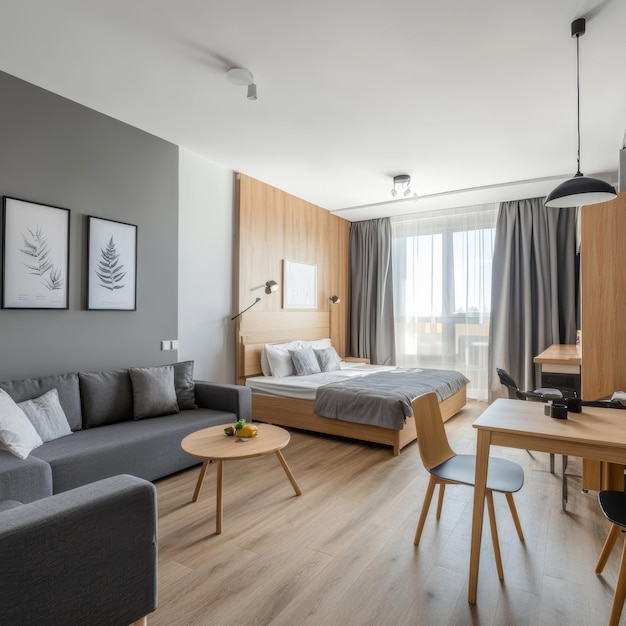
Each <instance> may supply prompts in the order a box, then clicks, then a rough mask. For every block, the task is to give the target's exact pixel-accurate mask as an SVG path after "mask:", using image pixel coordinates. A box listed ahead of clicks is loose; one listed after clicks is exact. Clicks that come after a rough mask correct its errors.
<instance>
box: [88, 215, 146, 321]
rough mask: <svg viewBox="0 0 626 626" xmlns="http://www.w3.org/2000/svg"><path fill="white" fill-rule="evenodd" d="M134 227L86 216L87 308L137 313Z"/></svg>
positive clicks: (135, 236) (135, 229)
mask: <svg viewBox="0 0 626 626" xmlns="http://www.w3.org/2000/svg"><path fill="white" fill-rule="evenodd" d="M136 263H137V226H135V225H134V224H124V223H123V222H116V221H114V220H108V219H104V218H101V217H93V216H89V263H88V268H87V308H88V309H90V310H96V309H98V310H123V311H134V310H136V282H137V279H136Z"/></svg>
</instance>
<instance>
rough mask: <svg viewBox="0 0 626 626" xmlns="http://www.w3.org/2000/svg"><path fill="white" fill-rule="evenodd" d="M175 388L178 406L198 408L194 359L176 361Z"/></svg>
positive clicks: (181, 408) (183, 408)
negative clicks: (194, 379)
mask: <svg viewBox="0 0 626 626" xmlns="http://www.w3.org/2000/svg"><path fill="white" fill-rule="evenodd" d="M174 388H175V389H176V402H177V403H178V408H179V409H180V410H181V411H183V410H185V409H197V408H198V405H197V404H196V393H195V383H194V381H193V361H181V362H180V363H174Z"/></svg>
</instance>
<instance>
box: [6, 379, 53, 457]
mask: <svg viewBox="0 0 626 626" xmlns="http://www.w3.org/2000/svg"><path fill="white" fill-rule="evenodd" d="M42 443H43V441H42V440H41V437H40V436H39V433H37V431H36V430H35V427H34V426H33V425H32V424H31V423H30V421H29V419H28V418H27V417H26V414H25V413H24V411H22V409H20V407H19V406H17V404H15V402H14V400H13V398H11V396H10V395H9V394H8V393H7V392H6V391H3V390H2V389H0V449H2V450H8V451H9V452H10V453H11V454H14V455H15V456H16V457H17V458H18V459H26V458H28V455H29V454H30V453H31V452H32V451H33V450H34V449H35V448H37V447H39V446H40V445H41V444H42Z"/></svg>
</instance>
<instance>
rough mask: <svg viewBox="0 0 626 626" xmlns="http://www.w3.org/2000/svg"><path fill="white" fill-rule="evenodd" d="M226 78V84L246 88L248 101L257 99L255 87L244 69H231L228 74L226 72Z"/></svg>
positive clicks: (250, 73) (251, 77)
mask: <svg viewBox="0 0 626 626" xmlns="http://www.w3.org/2000/svg"><path fill="white" fill-rule="evenodd" d="M226 78H227V79H228V82H230V83H232V84H233V85H237V86H238V87H247V88H248V94H247V98H248V100H256V99H257V95H256V85H255V83H254V78H253V76H252V72H251V71H250V70H247V69H245V68H244V67H231V68H230V69H229V70H228V72H226Z"/></svg>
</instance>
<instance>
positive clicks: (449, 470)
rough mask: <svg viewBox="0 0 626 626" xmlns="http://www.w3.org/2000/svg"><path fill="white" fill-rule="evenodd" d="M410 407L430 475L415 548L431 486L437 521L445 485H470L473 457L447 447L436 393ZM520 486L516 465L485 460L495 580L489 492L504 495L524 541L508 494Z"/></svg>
mask: <svg viewBox="0 0 626 626" xmlns="http://www.w3.org/2000/svg"><path fill="white" fill-rule="evenodd" d="M413 406H414V408H415V419H414V422H415V429H416V431H417V444H418V447H419V452H420V456H421V457H422V463H423V464H424V467H425V468H426V469H427V470H428V472H429V473H430V481H429V483H428V488H427V489H426V496H425V498H424V504H423V506H422V512H421V514H420V518H419V522H418V524H417V531H416V533H415V540H414V542H413V543H414V544H415V545H416V546H417V545H418V544H419V542H420V538H421V536H422V530H423V529H424V523H425V521H426V515H427V514H428V509H429V508H430V502H431V500H432V497H433V493H434V491H435V486H436V485H439V501H438V503H437V519H439V518H440V517H441V509H442V506H443V496H444V492H445V488H446V485H469V486H471V487H473V486H474V477H475V476H474V475H475V469H476V456H475V455H473V454H456V453H455V452H454V450H452V448H451V447H450V444H449V443H448V437H447V435H446V430H445V427H444V425H443V421H442V419H441V414H440V411H439V401H438V400H437V396H436V394H434V393H432V392H431V393H427V394H425V395H423V396H420V397H419V398H417V399H416V400H414V402H413ZM523 484H524V471H523V470H522V468H521V466H520V465H519V464H518V463H514V462H513V461H507V460H505V459H499V458H496V457H490V458H489V469H488V474H487V494H486V500H487V509H488V512H489V524H490V526H491V540H492V543H493V551H494V555H495V558H496V567H497V570H498V577H499V578H500V579H502V578H504V573H503V571H502V559H501V556H500V545H499V542H498V530H497V527H496V516H495V510H494V506H493V492H494V491H497V492H501V493H504V494H505V495H506V499H507V502H508V504H509V508H510V509H511V515H512V517H513V522H514V523H515V528H516V529H517V534H518V536H519V538H520V541H524V534H523V533H522V527H521V525H520V521H519V517H518V515H517V509H516V508H515V502H514V501H513V495H512V494H513V493H515V492H516V491H519V490H520V489H521V488H522V485H523Z"/></svg>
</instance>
